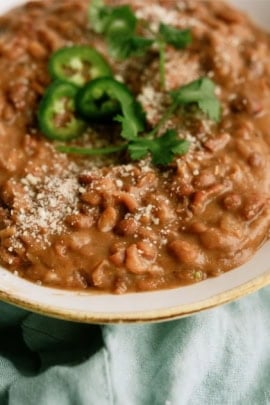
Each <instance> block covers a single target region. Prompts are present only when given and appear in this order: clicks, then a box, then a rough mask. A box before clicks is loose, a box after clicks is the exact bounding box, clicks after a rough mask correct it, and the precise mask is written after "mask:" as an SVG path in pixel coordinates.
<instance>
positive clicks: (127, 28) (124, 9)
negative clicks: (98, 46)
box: [105, 6, 137, 39]
mask: <svg viewBox="0 0 270 405" xmlns="http://www.w3.org/2000/svg"><path fill="white" fill-rule="evenodd" d="M136 26H137V17H136V15H135V14H134V12H133V11H132V9H131V8H130V6H119V7H113V8H112V11H111V13H110V17H109V19H108V24H107V26H106V30H105V35H106V36H107V38H108V39H109V38H112V37H116V38H119V39H122V38H123V36H128V37H129V36H131V35H133V34H134V32H135V30H136Z"/></svg>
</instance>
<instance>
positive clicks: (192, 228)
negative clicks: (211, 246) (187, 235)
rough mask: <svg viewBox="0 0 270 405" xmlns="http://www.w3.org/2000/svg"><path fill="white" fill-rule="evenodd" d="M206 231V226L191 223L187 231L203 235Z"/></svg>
mask: <svg viewBox="0 0 270 405" xmlns="http://www.w3.org/2000/svg"><path fill="white" fill-rule="evenodd" d="M206 230H207V226H206V225H205V224H204V223H203V222H199V221H197V222H193V223H192V224H191V225H190V227H189V231H190V232H192V233H203V232H205V231H206Z"/></svg>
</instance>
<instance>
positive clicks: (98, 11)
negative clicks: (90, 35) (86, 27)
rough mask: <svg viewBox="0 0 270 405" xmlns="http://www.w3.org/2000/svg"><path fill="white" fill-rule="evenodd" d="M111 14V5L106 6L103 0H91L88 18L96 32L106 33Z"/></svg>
mask: <svg viewBox="0 0 270 405" xmlns="http://www.w3.org/2000/svg"><path fill="white" fill-rule="evenodd" d="M111 14H112V9H111V7H107V6H105V4H104V2H103V0H91V3H90V6H89V8H88V18H89V22H90V25H91V28H92V29H93V30H94V31H95V32H97V33H99V34H102V33H104V31H105V28H106V26H107V24H108V22H109V19H110V16H111Z"/></svg>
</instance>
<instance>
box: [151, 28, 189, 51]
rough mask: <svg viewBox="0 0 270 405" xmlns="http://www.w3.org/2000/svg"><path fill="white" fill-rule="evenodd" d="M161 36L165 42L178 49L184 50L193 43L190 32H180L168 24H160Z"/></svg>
mask: <svg viewBox="0 0 270 405" xmlns="http://www.w3.org/2000/svg"><path fill="white" fill-rule="evenodd" d="M159 34H160V36H161V37H162V38H163V40H164V41H165V42H166V43H167V44H170V45H172V46H173V47H174V48H176V49H184V48H186V47H187V46H188V45H190V44H191V42H192V35H191V31H190V30H188V29H187V30H179V29H177V28H175V27H172V26H170V25H166V24H160V26H159Z"/></svg>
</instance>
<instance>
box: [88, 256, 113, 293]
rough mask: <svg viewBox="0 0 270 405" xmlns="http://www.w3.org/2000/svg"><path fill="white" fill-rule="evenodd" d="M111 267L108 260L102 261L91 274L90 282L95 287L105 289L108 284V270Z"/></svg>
mask: <svg viewBox="0 0 270 405" xmlns="http://www.w3.org/2000/svg"><path fill="white" fill-rule="evenodd" d="M110 267H111V265H110V263H109V262H108V260H102V261H101V262H100V263H99V264H98V265H97V266H96V267H95V269H94V271H93V272H92V274H91V278H92V282H93V284H94V286H95V287H102V288H105V287H106V286H108V284H109V283H110V280H109V279H108V270H109V269H110Z"/></svg>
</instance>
